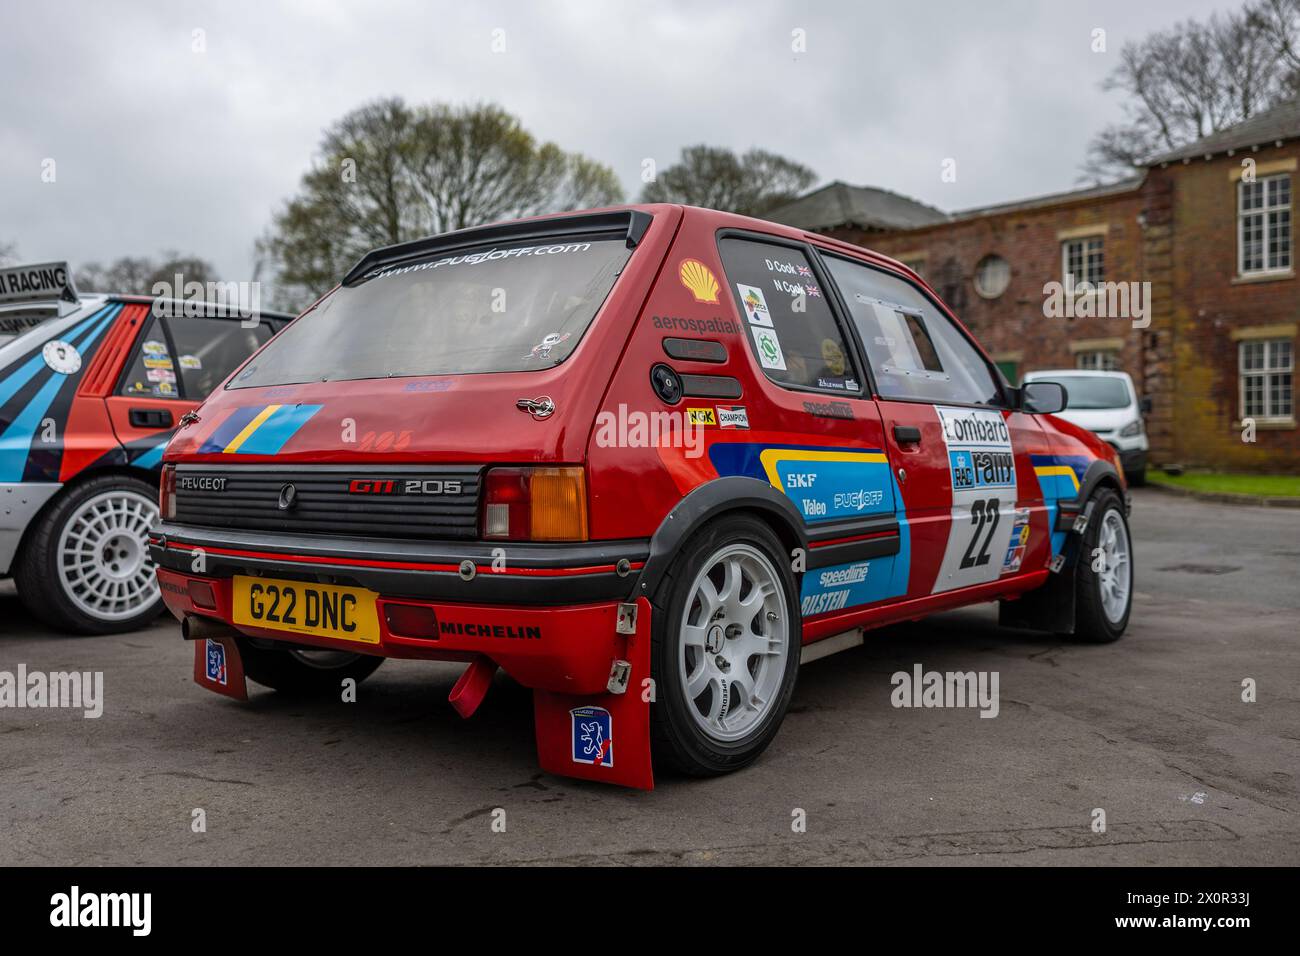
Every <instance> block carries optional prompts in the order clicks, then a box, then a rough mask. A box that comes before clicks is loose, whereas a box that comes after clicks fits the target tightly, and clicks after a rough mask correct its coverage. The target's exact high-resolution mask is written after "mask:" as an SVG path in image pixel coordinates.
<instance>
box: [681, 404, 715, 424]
mask: <svg viewBox="0 0 1300 956" xmlns="http://www.w3.org/2000/svg"><path fill="white" fill-rule="evenodd" d="M686 421H687V423H689V424H691V425H716V424H718V417H717V416H716V415H715V414H714V413H713V409H711V408H688V409H686Z"/></svg>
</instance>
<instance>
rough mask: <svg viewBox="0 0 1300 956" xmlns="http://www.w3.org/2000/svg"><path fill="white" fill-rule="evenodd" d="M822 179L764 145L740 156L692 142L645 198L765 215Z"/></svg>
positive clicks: (649, 185)
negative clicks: (764, 148)
mask: <svg viewBox="0 0 1300 956" xmlns="http://www.w3.org/2000/svg"><path fill="white" fill-rule="evenodd" d="M816 181H817V174H816V173H814V172H813V171H812V170H811V169H809V168H808V167H807V166H802V165H800V164H799V163H796V162H795V161H794V160H791V159H786V158H785V157H783V156H778V155H776V154H775V153H769V152H766V151H764V150H761V149H751V150H749V151H748V152H746V153H744V154H742V155H739V156H737V155H736V154H735V153H733V152H732V151H731V150H729V149H720V148H718V147H714V146H703V145H701V146H688V147H686V148H685V149H683V150H682V158H681V160H680V161H679V162H677V163H676V164H675V165H673V166H670V167H668V168H667V169H665V170H662V171H661V172H660V173H659V175H658V177H657V178H656V179H655V181H654V182H652V183H650V184H648V185H647V186H646V187H645V189H644V190H642V193H641V199H642V201H643V202H680V203H686V204H687V205H690V206H704V207H706V208H709V209H723V210H726V211H727V212H736V213H740V214H741V215H745V216H761V215H763V214H764V213H765V212H767V211H768V210H769V209H775V208H776V207H777V206H779V205H781V204H782V203H785V202H789V201H790V200H791V199H794V198H795V197H797V196H798V195H799V194H800V193H802V192H804V191H805V190H806V189H807V188H808V187H809V186H811V185H812V184H813V183H814V182H816Z"/></svg>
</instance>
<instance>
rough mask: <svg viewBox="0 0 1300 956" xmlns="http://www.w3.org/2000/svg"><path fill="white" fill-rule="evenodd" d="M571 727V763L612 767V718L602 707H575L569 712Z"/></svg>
mask: <svg viewBox="0 0 1300 956" xmlns="http://www.w3.org/2000/svg"><path fill="white" fill-rule="evenodd" d="M569 719H570V721H571V722H572V725H573V762H574V763H588V764H592V765H593V766H597V767H612V766H614V718H613V717H612V716H610V713H609V711H607V710H606V709H605V708H604V707H575V708H574V709H573V710H571V711H569Z"/></svg>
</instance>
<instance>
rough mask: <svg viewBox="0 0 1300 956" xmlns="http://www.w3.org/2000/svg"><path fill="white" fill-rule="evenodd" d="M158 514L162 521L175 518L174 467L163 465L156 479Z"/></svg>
mask: <svg viewBox="0 0 1300 956" xmlns="http://www.w3.org/2000/svg"><path fill="white" fill-rule="evenodd" d="M158 513H159V514H160V515H162V518H163V520H164V521H168V520H170V519H172V518H175V517H176V466H175V465H163V469H162V476H161V477H160V478H159V479H158Z"/></svg>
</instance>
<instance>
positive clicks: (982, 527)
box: [934, 405, 1017, 592]
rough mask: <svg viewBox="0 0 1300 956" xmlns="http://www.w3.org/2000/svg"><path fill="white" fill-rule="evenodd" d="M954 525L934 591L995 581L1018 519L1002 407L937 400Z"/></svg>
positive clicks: (1011, 457) (1008, 436)
mask: <svg viewBox="0 0 1300 956" xmlns="http://www.w3.org/2000/svg"><path fill="white" fill-rule="evenodd" d="M935 411H936V412H937V414H938V416H939V423H940V424H941V425H942V426H943V440H944V444H945V446H946V454H947V461H948V468H949V471H950V476H951V479H952V525H951V527H950V528H949V531H948V545H947V548H946V550H945V551H944V555H943V563H942V564H941V565H940V567H939V576H938V578H937V579H936V580H935V582H934V590H935V591H936V592H938V591H951V590H952V589H954V588H963V587H969V586H970V585H972V584H984V583H985V582H988V581H994V580H997V577H998V575H999V574H1001V573H1002V569H1003V565H1004V564H1005V563H1006V556H1007V551H1008V549H1009V548H1010V547H1011V540H1012V537H1011V536H1012V532H1013V530H1014V526H1015V525H1016V523H1017V514H1016V498H1017V495H1016V468H1015V452H1014V450H1013V449H1012V447H1011V432H1010V430H1009V429H1008V428H1007V423H1006V421H1005V420H1004V419H1003V417H1002V414H1001V413H1000V412H993V411H985V410H983V409H974V408H951V407H947V406H943V405H940V406H938V407H936V409H935Z"/></svg>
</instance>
